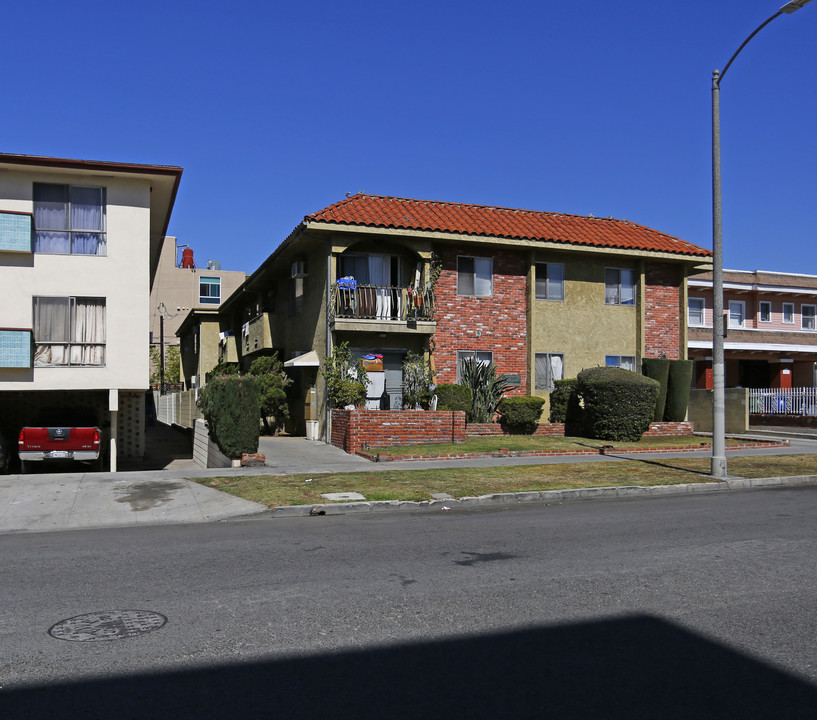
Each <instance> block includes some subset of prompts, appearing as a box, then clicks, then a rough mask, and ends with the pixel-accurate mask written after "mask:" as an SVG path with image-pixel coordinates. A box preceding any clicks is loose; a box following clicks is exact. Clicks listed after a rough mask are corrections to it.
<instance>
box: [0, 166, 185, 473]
mask: <svg viewBox="0 0 817 720" xmlns="http://www.w3.org/2000/svg"><path fill="white" fill-rule="evenodd" d="M181 175H182V169H181V168H179V167H172V166H157V165H136V164H128V163H116V162H92V161H85V160H67V159H59V158H50V157H37V156H29V155H10V154H0V288H2V289H3V292H2V301H0V428H1V429H2V430H3V431H4V432H5V434H6V435H7V436H9V437H12V438H13V437H16V433H17V431H18V430H19V428H20V427H22V426H24V425H26V424H30V423H36V422H38V420H39V418H40V417H42V416H43V415H47V413H48V412H49V409H50V408H61V409H65V408H69V409H70V408H85V409H86V410H87V409H91V410H93V411H94V412H95V413H96V417H97V418H98V420H99V425H100V427H102V429H103V431H104V435H105V438H106V443H107V447H108V454H109V458H110V467H111V470H116V467H117V461H118V460H122V459H138V458H141V457H142V455H143V454H144V427H145V405H144V403H145V392H146V390H147V389H148V386H149V384H148V381H149V358H148V347H149V335H150V328H149V323H150V316H151V313H150V291H151V284H152V281H153V278H154V276H155V273H156V268H157V266H158V262H159V256H160V252H161V247H162V241H163V238H164V237H165V235H166V234H167V227H168V223H169V220H170V214H171V211H172V209H173V203H174V200H175V197H176V192H177V189H178V186H179V182H180V180H181Z"/></svg>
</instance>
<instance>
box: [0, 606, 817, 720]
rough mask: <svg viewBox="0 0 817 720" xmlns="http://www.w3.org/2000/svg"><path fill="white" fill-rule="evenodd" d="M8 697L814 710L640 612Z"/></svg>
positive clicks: (503, 713) (722, 713)
mask: <svg viewBox="0 0 817 720" xmlns="http://www.w3.org/2000/svg"><path fill="white" fill-rule="evenodd" d="M171 622H172V620H171ZM156 632H161V630H158V631H156ZM55 642H61V641H57V640H55ZM112 642H118V641H112ZM127 642H138V638H137V639H131V640H128V641H127ZM89 650H90V648H89ZM0 707H2V708H3V711H2V716H3V717H4V718H5V719H6V720H17V719H19V718H45V717H59V718H63V719H65V720H73V719H75V718H76V719H79V718H82V719H83V720H89V719H91V718H152V719H154V720H165V719H167V720H170V719H171V718H173V720H180V719H183V718H197V719H201V718H260V717H282V718H283V717H289V718H301V719H306V720H310V719H312V718H315V719H317V718H321V719H322V720H326V719H327V718H332V719H333V720H334V719H336V718H355V719H357V720H361V719H362V720H366V719H368V718H372V719H374V718H377V719H378V720H382V719H383V718H389V719H392V718H412V720H415V719H416V718H469V719H473V718H492V719H494V718H512V719H514V720H519V719H520V718H551V717H552V718H559V719H560V720H570V719H577V718H605V719H611V720H617V719H619V718H621V719H623V718H627V719H628V720H631V719H632V718H662V720H668V719H670V720H671V719H674V718H684V720H688V719H689V718H696V719H698V720H707V719H710V718H711V719H714V718H741V719H742V720H754V719H759V718H801V717H803V718H804V717H814V716H815V708H817V689H816V688H815V687H814V686H812V685H810V684H808V683H807V682H804V681H803V680H800V679H798V678H796V677H794V676H793V675H790V674H787V673H785V672H783V671H781V670H779V669H776V668H773V667H771V666H769V665H766V664H764V663H763V662H760V661H758V660H756V659H753V658H751V657H749V656H747V655H744V654H741V653H739V652H736V651H734V650H731V649H729V648H727V647H725V646H723V645H721V644H719V643H716V642H713V641H712V640H709V639H706V638H704V637H701V636H699V635H696V634H694V633H691V632H689V631H687V630H685V629H683V628H680V627H678V626H677V625H673V624H671V623H669V622H666V621H664V620H662V619H659V618H655V617H650V616H643V615H638V616H632V617H623V618H619V619H613V620H606V621H598V622H588V623H580V624H574V625H567V626H560V627H549V628H533V629H530V630H525V631H515V632H509V633H503V634H494V635H485V636H481V637H474V638H464V639H454V640H444V641H439V642H428V643H418V644H413V645H401V646H394V647H386V648H379V649H373V650H362V651H353V652H349V651H346V652H338V653H330V654H324V655H320V656H309V657H303V658H294V659H282V660H272V661H269V662H255V663H248V664H241V665H221V666H215V667H210V668H206V669H200V670H188V671H179V672H167V673H156V674H145V675H139V676H130V677H125V678H118V679H110V680H95V681H88V682H78V683H73V684H50V685H48V686H46V687H33V688H25V689H18V690H7V691H5V692H3V691H0Z"/></svg>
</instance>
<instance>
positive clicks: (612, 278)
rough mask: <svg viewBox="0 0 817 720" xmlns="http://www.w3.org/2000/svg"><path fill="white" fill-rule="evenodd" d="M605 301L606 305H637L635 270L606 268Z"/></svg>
mask: <svg viewBox="0 0 817 720" xmlns="http://www.w3.org/2000/svg"><path fill="white" fill-rule="evenodd" d="M604 302H605V304H606V305H635V272H633V271H632V270H620V269H618V268H606V269H605V270H604Z"/></svg>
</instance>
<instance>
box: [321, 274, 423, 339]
mask: <svg viewBox="0 0 817 720" xmlns="http://www.w3.org/2000/svg"><path fill="white" fill-rule="evenodd" d="M329 313H330V320H331V322H332V324H333V325H334V328H335V330H346V331H364V332H391V333H394V332H397V333H409V334H425V335H432V334H433V333H434V332H435V330H436V328H437V323H436V322H435V321H434V292H433V290H431V289H430V288H426V289H425V290H415V289H414V288H413V287H408V286H407V287H399V286H394V285H358V284H357V283H356V282H355V281H354V279H351V278H348V279H347V278H341V279H340V280H338V281H337V282H335V283H334V284H333V285H332V290H331V295H330V300H329Z"/></svg>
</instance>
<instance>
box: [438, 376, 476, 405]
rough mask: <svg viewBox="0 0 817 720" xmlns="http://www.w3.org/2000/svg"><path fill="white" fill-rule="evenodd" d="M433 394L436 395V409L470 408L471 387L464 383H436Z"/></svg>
mask: <svg viewBox="0 0 817 720" xmlns="http://www.w3.org/2000/svg"><path fill="white" fill-rule="evenodd" d="M434 394H435V395H436V396H437V410H449V411H451V410H461V411H462V412H468V411H470V410H471V397H472V393H471V388H469V387H466V386H465V385H456V384H454V383H443V384H441V385H437V389H436V390H435V391H434Z"/></svg>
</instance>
